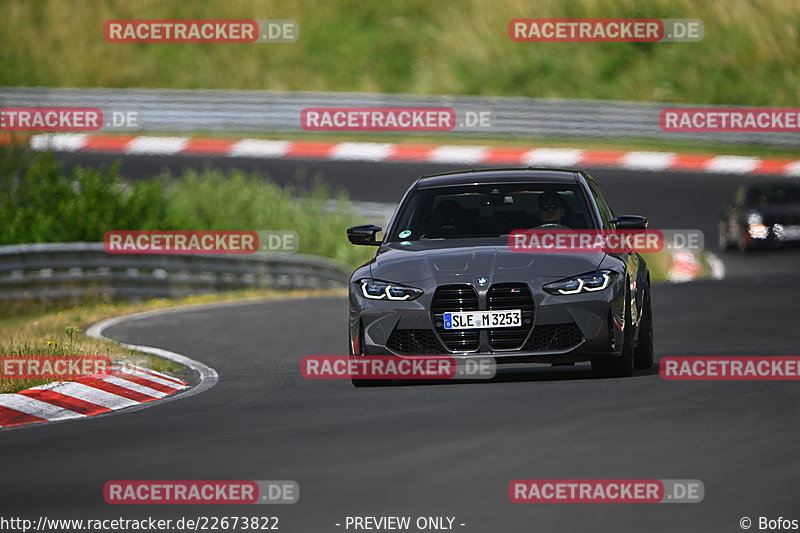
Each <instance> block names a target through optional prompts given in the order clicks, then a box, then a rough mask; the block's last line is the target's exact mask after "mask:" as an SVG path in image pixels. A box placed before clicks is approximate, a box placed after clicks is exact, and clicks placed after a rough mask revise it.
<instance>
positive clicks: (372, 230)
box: [347, 224, 383, 246]
mask: <svg viewBox="0 0 800 533" xmlns="http://www.w3.org/2000/svg"><path fill="white" fill-rule="evenodd" d="M379 231H383V228H382V227H380V226H375V225H373V224H365V225H363V226H353V227H352V228H347V239H348V240H349V241H350V243H351V244H363V245H366V246H380V245H381V243H380V242H379V241H376V240H375V234H376V233H378V232H379Z"/></svg>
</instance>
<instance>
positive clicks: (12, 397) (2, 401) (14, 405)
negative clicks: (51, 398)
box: [0, 394, 85, 420]
mask: <svg viewBox="0 0 800 533" xmlns="http://www.w3.org/2000/svg"><path fill="white" fill-rule="evenodd" d="M0 406H4V407H10V408H11V409H16V410H17V411H22V412H23V413H28V414H29V415H33V416H38V417H39V418H44V419H45V420H65V419H67V418H78V417H81V416H85V415H82V414H81V413H76V412H75V411H70V410H69V409H64V408H63V407H58V406H56V405H53V404H51V403H47V402H43V401H41V400H37V399H35V398H31V397H29V396H25V395H24V394H0Z"/></svg>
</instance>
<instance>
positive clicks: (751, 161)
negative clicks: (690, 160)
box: [706, 155, 761, 174]
mask: <svg viewBox="0 0 800 533" xmlns="http://www.w3.org/2000/svg"><path fill="white" fill-rule="evenodd" d="M760 162H761V160H760V159H759V158H757V157H742V156H738V155H720V156H717V157H715V158H713V159H711V160H710V161H709V162H708V163H707V166H706V170H707V171H708V172H720V173H731V174H747V173H748V172H752V171H753V169H755V168H756V167H757V166H758V164H759V163H760Z"/></svg>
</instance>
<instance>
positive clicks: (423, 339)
mask: <svg viewBox="0 0 800 533" xmlns="http://www.w3.org/2000/svg"><path fill="white" fill-rule="evenodd" d="M386 347H387V348H389V349H390V350H392V351H393V352H395V353H397V354H400V355H437V354H442V353H447V351H446V350H445V349H444V348H443V347H442V344H441V343H440V342H439V340H438V339H437V338H436V335H435V334H434V333H433V330H430V329H395V330H394V331H392V334H391V335H389V340H388V341H386Z"/></svg>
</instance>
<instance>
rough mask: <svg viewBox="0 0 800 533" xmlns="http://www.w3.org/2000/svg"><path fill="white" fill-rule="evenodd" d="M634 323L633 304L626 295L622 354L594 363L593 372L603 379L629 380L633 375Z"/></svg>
mask: <svg viewBox="0 0 800 533" xmlns="http://www.w3.org/2000/svg"><path fill="white" fill-rule="evenodd" d="M632 330H633V321H632V320H631V304H630V298H629V297H628V294H627V292H626V293H625V324H624V333H623V335H622V353H621V354H620V355H619V357H609V358H607V359H596V360H594V361H592V371H593V372H594V373H595V374H596V375H597V376H599V377H603V378H627V377H630V376H632V375H633V366H634V365H633V361H634V353H633V332H632Z"/></svg>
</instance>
